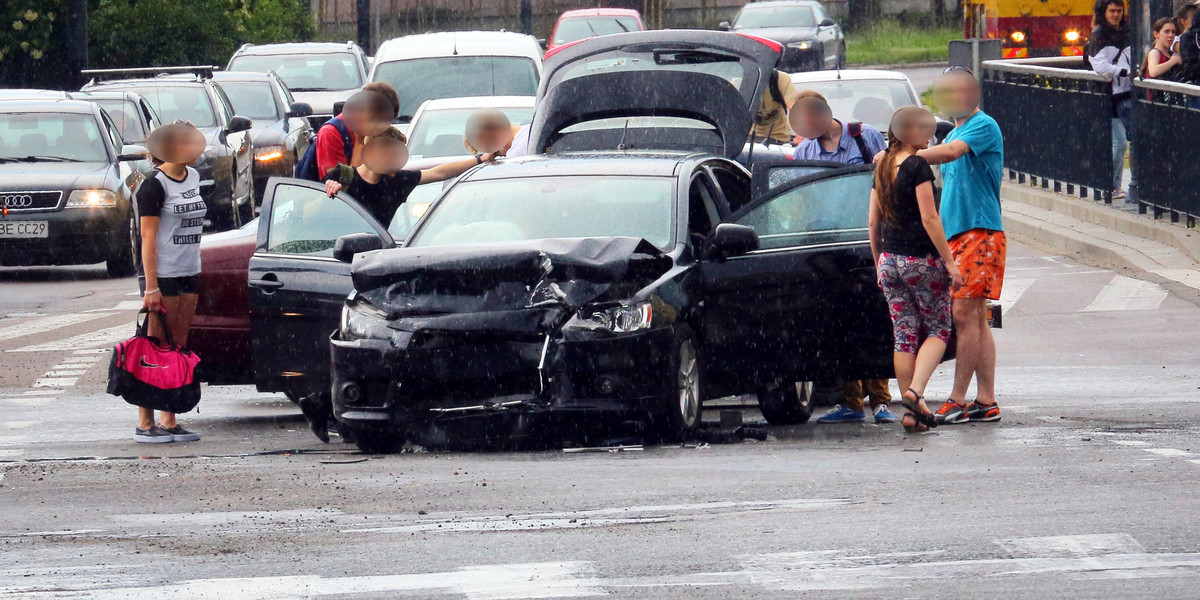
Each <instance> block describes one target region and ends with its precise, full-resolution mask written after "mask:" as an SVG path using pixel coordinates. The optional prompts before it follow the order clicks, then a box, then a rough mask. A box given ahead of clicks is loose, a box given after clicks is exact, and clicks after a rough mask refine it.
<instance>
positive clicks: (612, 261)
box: [351, 237, 672, 329]
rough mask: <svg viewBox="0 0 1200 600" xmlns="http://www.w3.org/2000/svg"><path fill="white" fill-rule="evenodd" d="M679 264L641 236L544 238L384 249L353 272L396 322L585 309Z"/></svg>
mask: <svg viewBox="0 0 1200 600" xmlns="http://www.w3.org/2000/svg"><path fill="white" fill-rule="evenodd" d="M671 264H672V261H671V259H670V258H669V257H667V256H665V255H663V254H662V252H661V251H660V250H658V248H656V247H655V246H654V245H652V244H650V243H649V242H647V241H645V240H642V239H638V238H629V237H608V238H570V239H543V240H530V241H523V242H506V243H497V244H477V245H469V246H468V245H460V246H435V247H428V248H397V249H394V250H383V251H379V252H373V253H370V254H368V255H366V256H364V257H362V258H360V259H359V260H356V261H355V262H354V265H353V266H352V268H351V277H352V279H353V281H354V289H355V290H357V292H358V294H359V297H360V298H361V299H362V300H365V301H366V302H369V303H370V304H371V305H372V306H374V307H376V308H378V309H380V310H382V311H383V312H385V313H387V314H388V318H389V320H395V319H403V318H405V317H426V318H428V317H434V319H433V320H435V321H436V320H440V319H437V318H436V317H438V316H439V315H444V316H449V315H456V316H458V317H460V318H461V316H462V315H464V314H472V313H494V316H495V317H498V318H501V319H504V320H509V319H513V318H514V316H515V315H513V314H511V311H527V310H528V309H547V310H548V309H571V310H573V309H577V308H580V307H582V306H584V305H586V304H588V303H590V302H593V301H596V300H598V299H601V298H602V297H604V296H605V294H606V292H608V291H609V290H610V289H611V288H612V287H613V286H614V285H618V284H621V285H622V286H623V287H626V286H624V284H625V283H632V284H633V285H634V286H636V288H637V289H640V288H641V287H644V286H645V285H648V284H649V283H650V282H652V281H654V280H655V279H657V278H658V277H659V276H661V275H662V274H663V273H665V272H666V271H667V270H668V269H669V268H670V266H671ZM611 299H614V300H615V299H619V298H611ZM556 312H558V311H556ZM505 313H508V314H507V315H506V314H505ZM479 316H481V317H482V315H479ZM426 318H418V319H414V320H415V321H427V319H426ZM406 320H407V319H406ZM455 320H456V321H457V320H460V319H457V318H456V319H455ZM468 320H471V321H474V320H477V319H468ZM484 320H490V319H488V318H486V317H485V318H484ZM518 320H521V319H518ZM413 324H415V323H413ZM431 324H432V323H427V325H431ZM477 325H483V324H482V323H477ZM522 328H523V327H522ZM405 329H407V327H405Z"/></svg>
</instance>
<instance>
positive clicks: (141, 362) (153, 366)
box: [138, 356, 166, 369]
mask: <svg viewBox="0 0 1200 600" xmlns="http://www.w3.org/2000/svg"><path fill="white" fill-rule="evenodd" d="M138 364H139V365H142V366H143V367H145V368H147V369H165V368H166V367H164V366H162V365H156V364H154V363H148V362H146V357H145V356H143V357H142V358H141V360H139V361H138Z"/></svg>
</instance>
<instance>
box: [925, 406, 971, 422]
mask: <svg viewBox="0 0 1200 600" xmlns="http://www.w3.org/2000/svg"><path fill="white" fill-rule="evenodd" d="M933 417H934V418H935V419H937V422H938V425H954V424H957V423H966V422H967V405H966V404H963V403H962V402H959V401H957V400H947V401H945V402H943V403H942V405H941V406H939V407H938V409H937V410H935V411H933Z"/></svg>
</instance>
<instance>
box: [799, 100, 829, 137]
mask: <svg viewBox="0 0 1200 600" xmlns="http://www.w3.org/2000/svg"><path fill="white" fill-rule="evenodd" d="M788 124H790V125H791V126H792V131H795V132H796V135H798V136H800V137H802V138H804V139H808V140H812V139H816V138H819V137H821V136H823V135H825V134H826V133H829V128H830V127H833V113H832V112H831V111H830V110H829V107H828V105H826V104H824V103H823V102H821V101H820V100H819V99H817V98H802V99H801V100H799V101H798V102H796V104H795V105H794V106H793V107H792V112H790V113H788Z"/></svg>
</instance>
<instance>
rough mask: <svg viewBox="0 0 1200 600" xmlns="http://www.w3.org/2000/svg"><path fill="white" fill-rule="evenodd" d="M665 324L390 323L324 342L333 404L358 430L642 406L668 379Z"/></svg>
mask: <svg viewBox="0 0 1200 600" xmlns="http://www.w3.org/2000/svg"><path fill="white" fill-rule="evenodd" d="M670 343H671V332H670V330H669V329H667V328H661V329H651V330H647V331H640V332H635V333H629V334H610V333H598V332H575V333H574V334H572V333H571V332H567V334H566V335H563V334H562V332H559V333H553V334H550V335H549V336H547V335H543V334H512V333H483V332H461V331H419V332H415V333H414V332H405V331H394V333H393V336H392V338H391V339H387V340H382V339H359V340H353V341H346V340H342V339H340V338H339V335H338V334H336V333H335V334H334V336H333V337H332V338H331V339H330V344H331V345H332V361H333V364H332V371H333V406H334V415H335V416H336V417H337V418H338V420H339V421H342V422H345V423H347V424H349V425H350V426H352V427H355V428H359V429H380V430H389V431H399V430H403V429H404V428H405V427H408V426H410V425H413V424H420V423H431V422H433V423H448V422H453V421H470V420H478V419H488V418H495V417H499V416H504V415H508V416H511V415H514V414H525V415H537V414H550V413H558V414H565V413H582V412H607V413H616V414H622V415H624V414H632V413H645V412H648V411H654V410H661V409H662V407H660V406H657V403H658V402H660V399H661V398H663V397H664V395H665V393H666V391H667V389H668V387H673V386H672V383H673V382H671V381H667V380H668V379H670V378H669V377H666V374H667V373H669V369H668V365H667V364H666V361H667V360H668V359H667V357H668V356H670V352H669V348H670Z"/></svg>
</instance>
